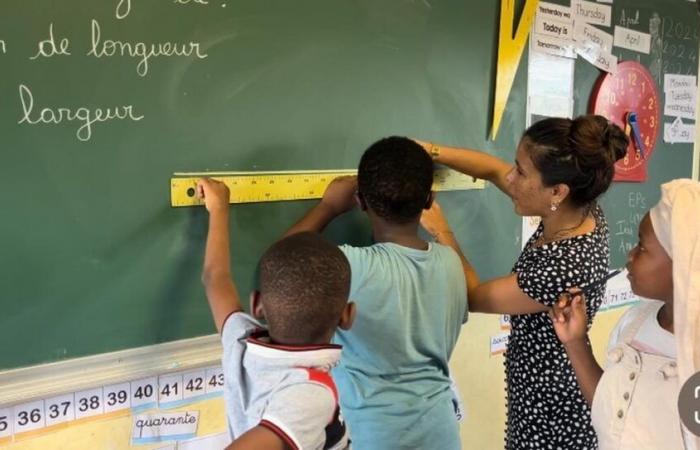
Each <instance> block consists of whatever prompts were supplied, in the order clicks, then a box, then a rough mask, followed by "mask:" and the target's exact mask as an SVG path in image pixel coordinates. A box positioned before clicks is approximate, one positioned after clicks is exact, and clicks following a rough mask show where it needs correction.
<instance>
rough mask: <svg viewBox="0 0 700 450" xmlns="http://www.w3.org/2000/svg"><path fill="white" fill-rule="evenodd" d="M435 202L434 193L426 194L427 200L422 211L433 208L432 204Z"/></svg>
mask: <svg viewBox="0 0 700 450" xmlns="http://www.w3.org/2000/svg"><path fill="white" fill-rule="evenodd" d="M434 201H435V191H430V194H428V200H426V202H425V206H424V207H423V209H430V207H431V206H433V202H434Z"/></svg>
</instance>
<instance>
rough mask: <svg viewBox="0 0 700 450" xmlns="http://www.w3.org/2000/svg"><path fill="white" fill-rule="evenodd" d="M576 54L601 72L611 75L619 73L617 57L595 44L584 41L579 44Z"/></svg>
mask: <svg viewBox="0 0 700 450" xmlns="http://www.w3.org/2000/svg"><path fill="white" fill-rule="evenodd" d="M576 52H577V53H578V54H579V55H581V57H582V58H583V59H585V60H586V61H588V62H589V63H591V64H593V65H594V66H596V67H597V68H599V69H600V70H604V71H606V72H610V73H615V72H617V57H616V56H615V55H613V54H612V53H609V52H606V51H605V50H603V49H602V48H600V47H599V46H598V45H596V44H594V43H593V42H590V41H584V42H582V43H577V45H576Z"/></svg>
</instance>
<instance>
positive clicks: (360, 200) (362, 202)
mask: <svg viewBox="0 0 700 450" xmlns="http://www.w3.org/2000/svg"><path fill="white" fill-rule="evenodd" d="M355 201H356V202H357V206H359V207H360V211H367V203H365V199H364V198H363V197H362V194H360V193H359V192H355Z"/></svg>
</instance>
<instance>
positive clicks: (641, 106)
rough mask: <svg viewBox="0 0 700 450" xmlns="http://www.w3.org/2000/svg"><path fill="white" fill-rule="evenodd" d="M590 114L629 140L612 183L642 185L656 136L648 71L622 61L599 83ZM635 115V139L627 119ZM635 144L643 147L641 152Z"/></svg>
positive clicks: (652, 85) (654, 94)
mask: <svg viewBox="0 0 700 450" xmlns="http://www.w3.org/2000/svg"><path fill="white" fill-rule="evenodd" d="M590 106H591V108H590V109H591V112H592V113H594V114H599V115H601V116H604V117H606V118H607V119H608V120H610V121H611V122H613V123H614V124H616V125H618V126H619V127H620V128H622V129H623V130H624V131H625V133H626V134H627V136H629V138H630V143H629V146H628V147H627V156H625V157H624V158H623V159H621V160H620V161H618V162H617V164H616V165H615V180H618V181H644V180H645V179H646V162H647V161H648V160H649V158H650V157H651V155H652V153H653V152H654V147H655V146H656V139H657V137H658V135H659V126H660V124H659V95H658V93H657V91H656V82H655V81H654V79H653V78H652V76H651V74H650V73H649V71H648V70H647V69H646V68H645V67H644V66H643V65H641V64H639V63H638V62H635V61H623V62H621V63H619V64H618V65H617V72H616V73H614V74H612V73H608V74H604V75H601V77H600V78H599V79H598V81H597V83H596V86H595V88H594V90H593V95H592V96H591V105H590ZM630 113H634V114H636V119H637V130H638V133H636V134H637V136H635V133H634V130H633V129H632V127H631V125H630V122H629V119H630V117H631V116H630ZM638 140H641V141H642V143H643V150H644V151H642V148H641V146H640V145H639V143H638V142H637V141H638Z"/></svg>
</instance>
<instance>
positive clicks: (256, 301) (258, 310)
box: [250, 290, 265, 319]
mask: <svg viewBox="0 0 700 450" xmlns="http://www.w3.org/2000/svg"><path fill="white" fill-rule="evenodd" d="M250 311H251V312H252V313H253V317H255V318H256V319H265V310H264V309H263V305H262V302H261V301H260V291H258V290H254V291H253V292H251V293H250Z"/></svg>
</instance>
